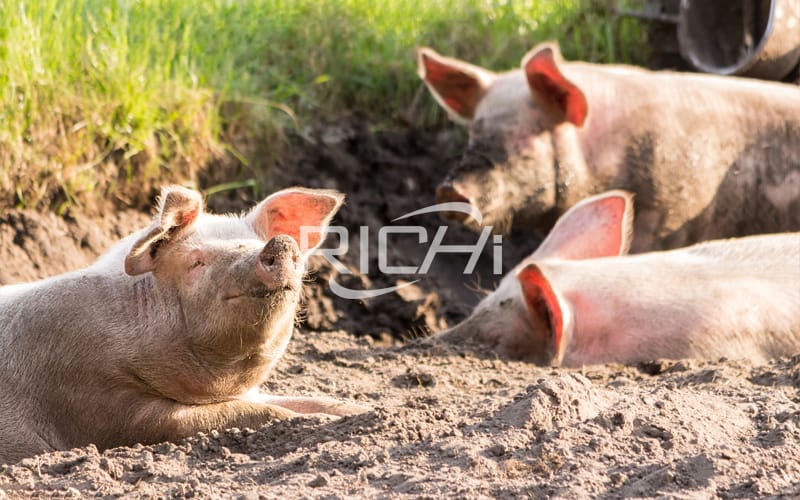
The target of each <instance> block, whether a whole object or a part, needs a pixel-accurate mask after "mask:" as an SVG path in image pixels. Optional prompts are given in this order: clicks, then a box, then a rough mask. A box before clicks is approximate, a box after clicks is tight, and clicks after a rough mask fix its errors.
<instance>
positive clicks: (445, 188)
mask: <svg viewBox="0 0 800 500" xmlns="http://www.w3.org/2000/svg"><path fill="white" fill-rule="evenodd" d="M436 201H437V202H438V203H450V202H454V201H457V202H461V203H470V199H469V198H467V197H466V196H464V195H463V194H461V192H460V191H459V189H458V187H457V186H455V185H453V184H451V183H449V182H444V183H442V184H439V187H437V188H436ZM443 215H444V216H445V217H447V218H448V219H452V220H455V221H458V222H463V221H464V220H465V219H466V218H467V217H468V215H467V214H465V213H462V212H444V213H443Z"/></svg>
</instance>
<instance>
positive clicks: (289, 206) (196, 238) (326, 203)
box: [125, 186, 343, 364]
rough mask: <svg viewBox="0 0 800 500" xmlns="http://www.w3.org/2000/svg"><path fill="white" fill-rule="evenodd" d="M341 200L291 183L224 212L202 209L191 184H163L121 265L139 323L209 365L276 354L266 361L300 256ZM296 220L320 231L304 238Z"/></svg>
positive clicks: (277, 346)
mask: <svg viewBox="0 0 800 500" xmlns="http://www.w3.org/2000/svg"><path fill="white" fill-rule="evenodd" d="M342 200H343V195H341V194H339V193H337V192H334V191H327V190H312V189H303V188H291V189H286V190H283V191H280V192H277V193H275V194H273V195H271V196H269V197H268V198H266V199H265V200H264V201H262V202H261V203H259V204H258V205H257V206H256V207H254V208H253V209H252V210H251V211H250V212H249V213H247V214H245V215H243V216H223V215H212V214H208V213H204V211H203V200H202V197H201V196H200V194H198V193H197V192H195V191H192V190H189V189H185V188H182V187H178V186H171V187H167V188H165V189H164V190H163V192H162V194H161V198H160V202H159V204H158V206H157V213H156V215H155V218H154V221H153V223H152V224H151V225H150V227H149V228H147V229H146V230H144V231H143V232H142V233H140V236H139V238H138V240H137V241H135V242H134V243H133V246H132V247H131V249H130V251H129V253H128V255H127V257H126V258H125V272H126V273H127V274H128V275H130V276H134V277H138V278H137V280H136V285H135V288H137V287H138V289H137V300H138V302H139V307H140V308H142V313H143V317H142V322H143V323H145V322H152V323H156V324H157V327H156V328H155V329H159V325H160V329H162V330H168V332H169V335H171V336H172V337H173V339H174V341H175V342H176V343H177V342H184V343H186V344H188V345H189V346H190V349H191V351H192V352H194V353H202V355H204V356H206V357H207V358H208V359H211V360H212V361H213V362H214V363H217V362H219V363H220V364H222V363H226V362H229V361H230V359H240V358H241V359H245V358H247V357H248V356H250V357H253V356H256V355H258V356H265V357H266V358H276V359H274V360H271V359H270V363H268V364H271V362H272V361H275V360H277V357H279V356H280V355H281V354H282V352H283V349H284V348H285V344H286V342H288V339H289V336H290V335H291V332H292V329H293V327H294V319H295V314H296V310H297V306H298V303H299V300H300V294H301V285H302V279H303V276H304V273H305V261H306V258H307V256H308V255H309V253H310V251H311V250H313V249H314V248H315V247H316V246H317V245H318V244H319V243H320V242H321V240H322V238H323V236H324V230H325V228H326V227H327V225H328V223H329V221H330V219H331V217H332V216H333V214H334V213H335V212H336V211H337V209H338V208H339V206H340V205H341V203H342ZM303 226H311V227H317V228H320V229H321V232H320V231H316V232H315V231H310V232H309V231H305V232H306V233H307V234H305V235H304V236H307V237H305V238H303V237H301V231H302V230H301V228H302V227H303ZM303 240H305V241H303ZM301 245H302V246H301ZM151 316H152V317H151Z"/></svg>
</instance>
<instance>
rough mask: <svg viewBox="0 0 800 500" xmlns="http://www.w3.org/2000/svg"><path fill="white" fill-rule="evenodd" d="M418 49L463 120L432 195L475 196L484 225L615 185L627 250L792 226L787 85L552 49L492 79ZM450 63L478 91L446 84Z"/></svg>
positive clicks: (792, 103) (797, 156) (796, 174)
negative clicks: (604, 61) (462, 136)
mask: <svg viewBox="0 0 800 500" xmlns="http://www.w3.org/2000/svg"><path fill="white" fill-rule="evenodd" d="M554 52H555V53H556V56H555V57H554V56H553V53H554ZM540 54H544V55H542V56H540ZM547 54H549V56H547ZM420 57H421V60H420V68H421V70H420V72H421V74H422V75H423V78H425V79H426V82H427V83H428V85H429V87H430V88H431V90H432V92H433V93H434V95H435V96H436V97H437V99H439V101H440V103H442V104H443V105H444V107H445V108H447V109H448V110H449V111H450V112H451V114H453V115H454V116H455V117H456V118H457V119H460V120H461V121H463V122H466V123H468V124H469V127H470V144H469V146H468V147H467V151H466V152H465V154H464V158H463V160H462V162H461V164H460V165H459V166H457V167H456V168H455V169H454V170H453V171H452V172H451V173H450V174H449V176H448V178H447V180H446V181H445V182H444V183H443V185H442V186H440V189H439V199H440V201H468V202H470V203H472V204H474V205H475V206H476V207H477V208H478V209H479V210H480V211H481V213H482V215H483V217H484V220H483V223H484V224H485V225H495V226H497V227H498V228H499V229H500V230H505V229H507V228H508V227H509V225H510V224H511V223H512V222H513V225H514V226H518V227H536V228H538V229H540V230H542V231H546V230H547V229H549V226H550V225H551V224H552V222H553V221H554V220H555V217H557V216H558V215H560V214H562V213H564V212H565V211H566V210H567V208H569V207H570V206H572V205H574V204H575V203H577V202H578V201H580V200H582V199H584V198H585V197H587V196H590V195H594V194H597V193H600V192H603V191H606V190H609V189H613V188H620V189H626V190H629V191H632V192H633V193H635V194H636V202H637V207H638V208H637V216H636V221H635V227H636V231H635V233H636V236H635V239H634V242H633V249H634V250H635V251H645V250H652V249H659V248H676V247H680V246H685V245H687V244H691V243H695V242H698V241H703V240H708V239H715V238H726V237H734V236H742V235H749V234H757V233H764V232H780V231H794V230H800V88H798V87H797V86H792V85H787V84H780V83H771V82H763V81H756V80H749V79H744V78H732V77H719V76H710V75H697V74H683V73H672V72H663V71H661V72H655V71H646V70H641V69H636V68H632V67H625V66H612V65H599V64H589V63H567V62H561V61H560V58H559V57H558V56H557V49H554V48H553V47H550V46H544V48H538V49H534V50H533V51H531V53H530V54H529V55H528V56H527V57H526V59H525V60H524V61H523V69H521V70H516V71H512V72H508V73H499V74H496V73H491V72H488V71H486V70H482V69H481V68H477V67H473V66H470V65H466V64H465V63H460V62H459V61H455V60H450V59H447V58H441V56H438V55H436V54H435V53H434V52H432V51H427V49H425V50H423V51H421V56H420ZM436 58H441V60H440V61H439V62H438V63H437V62H436V61H437V59H436ZM442 68H446V69H442ZM453 68H458V69H459V71H461V73H458V74H459V75H460V76H459V77H460V78H461V79H462V81H460V83H461V84H463V83H464V82H463V79H464V77H463V74H468V75H473V76H475V78H474V79H468V80H467V81H470V82H473V83H472V84H473V85H475V86H476V89H475V94H476V96H478V97H477V98H471V99H470V100H467V99H465V98H464V96H463V93H462V94H458V93H457V92H456V91H455V90H454V88H456V87H454V86H451V85H450V83H448V82H450V80H451V79H452V78H453V77H452V71H453ZM542 75H545V76H542ZM545 77H546V78H545ZM543 78H545V83H542V82H543V80H542V79H543ZM547 78H551V80H546V79H547ZM437 85H438V88H437ZM562 87H563V88H562ZM458 88H463V87H458ZM570 92H572V93H570ZM451 94H452V98H451V100H450V101H447V100H446V96H448V95H451ZM465 100H467V101H468V102H469V105H467V104H463V102H462V101H465ZM551 100H552V101H553V102H550V101H551ZM572 100H574V101H576V103H577V104H575V105H574V106H573V108H574V109H572V110H570V108H569V105H570V102H571V101H572ZM459 102H461V104H459ZM560 106H566V110H562V109H559V107H560ZM465 222H466V223H467V224H474V221H472V220H467V221H465Z"/></svg>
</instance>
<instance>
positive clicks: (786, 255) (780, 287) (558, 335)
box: [434, 191, 800, 367]
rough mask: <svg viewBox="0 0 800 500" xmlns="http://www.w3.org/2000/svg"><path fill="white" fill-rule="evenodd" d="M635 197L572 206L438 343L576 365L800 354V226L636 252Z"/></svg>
mask: <svg viewBox="0 0 800 500" xmlns="http://www.w3.org/2000/svg"><path fill="white" fill-rule="evenodd" d="M632 200H633V198H632V196H631V195H630V194H629V193H627V192H624V191H610V192H607V193H603V194H600V195H597V196H593V197H590V198H587V199H585V200H583V201H581V202H580V203H578V204H577V205H575V206H574V207H572V208H571V209H570V210H569V211H567V212H566V213H565V214H564V215H563V216H562V217H561V218H560V219H559V220H558V221H557V223H556V224H555V226H554V227H553V229H552V231H551V232H550V234H549V235H548V236H547V238H546V239H545V240H544V241H543V242H542V244H541V245H540V247H539V248H538V249H537V250H536V251H535V252H534V253H533V254H532V255H531V256H529V257H528V258H526V259H525V260H523V261H522V262H521V263H520V264H519V265H517V266H516V268H515V269H514V270H513V271H511V272H510V273H508V275H506V276H505V277H504V278H503V279H502V281H501V282H500V284H499V286H498V288H497V289H496V290H495V291H494V292H492V293H490V294H489V295H488V296H486V297H485V298H484V299H483V300H482V301H481V302H480V303H479V304H478V305H477V306H476V308H475V310H474V311H473V313H472V314H471V315H470V316H469V317H468V318H467V319H466V320H464V321H463V322H462V323H460V324H458V325H456V326H455V327H453V328H452V329H450V330H448V331H445V332H442V333H441V334H439V335H438V336H436V337H434V339H436V340H441V341H446V342H454V343H461V342H468V341H477V343H478V345H482V346H488V347H490V348H493V349H495V350H496V351H497V352H498V353H500V354H502V355H505V356H508V357H511V358H518V359H526V360H529V361H532V362H535V363H538V364H542V365H555V366H568V367H576V366H582V365H591V364H599V363H610V362H618V363H634V362H640V361H649V360H655V359H682V358H699V359H718V358H720V357H727V358H736V359H748V360H751V361H753V362H756V363H760V362H764V361H766V360H768V359H771V358H775V357H779V356H787V355H792V354H796V353H800V233H777V234H767V235H760V236H749V237H744V238H733V239H727V240H715V241H710V242H706V243H700V244H697V245H694V246H690V247H686V248H681V249H677V250H671V251H663V252H651V253H644V254H637V255H625V253H626V252H627V250H628V247H629V245H630V240H631V236H632V220H633V206H632Z"/></svg>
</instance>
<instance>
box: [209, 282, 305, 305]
mask: <svg viewBox="0 0 800 500" xmlns="http://www.w3.org/2000/svg"><path fill="white" fill-rule="evenodd" d="M299 288H300V287H299V286H298V285H297V284H296V283H292V282H289V283H286V284H284V285H281V286H278V287H271V288H270V287H267V286H266V285H261V286H257V287H254V288H251V289H249V290H247V291H235V292H232V293H229V294H228V295H225V296H224V297H223V300H224V301H231V300H240V299H256V300H264V299H267V298H270V297H283V296H286V295H287V294H290V293H297V292H299Z"/></svg>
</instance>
